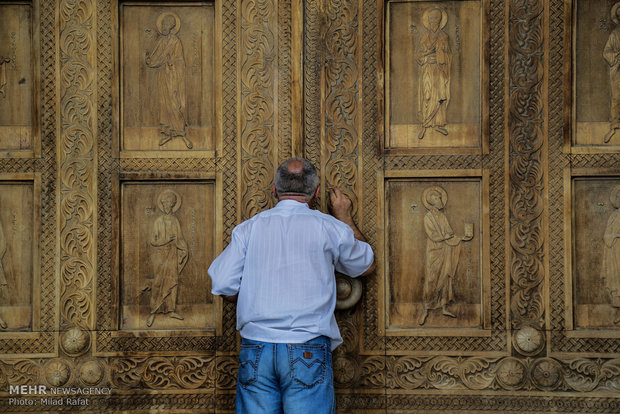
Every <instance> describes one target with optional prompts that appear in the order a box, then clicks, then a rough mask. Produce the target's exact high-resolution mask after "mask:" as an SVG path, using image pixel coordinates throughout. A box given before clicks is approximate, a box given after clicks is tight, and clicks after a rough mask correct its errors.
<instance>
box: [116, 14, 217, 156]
mask: <svg viewBox="0 0 620 414" xmlns="http://www.w3.org/2000/svg"><path fill="white" fill-rule="evenodd" d="M214 19H215V13H214V5H213V3H201V4H197V3H195V4H180V5H175V6H171V5H162V6H156V5H148V4H129V3H126V4H122V5H121V27H122V29H121V79H122V84H121V97H122V102H121V116H122V119H121V123H122V131H121V132H122V137H121V138H122V139H121V150H123V151H143V152H144V156H145V157H148V156H149V152H150V155H154V156H155V157H159V156H161V154H160V152H161V151H185V152H190V151H189V150H193V151H212V150H214V148H215V125H214V122H215V102H216V99H215V97H216V96H215V86H214V81H215V70H214V65H215V56H216V53H215V39H214V36H215V35H214V27H215V20H214ZM190 153H191V152H190ZM136 154H139V153H136Z"/></svg>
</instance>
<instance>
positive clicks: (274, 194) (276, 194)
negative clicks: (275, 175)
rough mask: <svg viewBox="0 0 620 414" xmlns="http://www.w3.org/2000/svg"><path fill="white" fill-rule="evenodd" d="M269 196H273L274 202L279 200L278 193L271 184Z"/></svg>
mask: <svg viewBox="0 0 620 414" xmlns="http://www.w3.org/2000/svg"><path fill="white" fill-rule="evenodd" d="M271 194H273V196H274V197H275V198H276V200H279V199H280V197H278V192H277V191H276V185H275V184H273V185H272V186H271Z"/></svg>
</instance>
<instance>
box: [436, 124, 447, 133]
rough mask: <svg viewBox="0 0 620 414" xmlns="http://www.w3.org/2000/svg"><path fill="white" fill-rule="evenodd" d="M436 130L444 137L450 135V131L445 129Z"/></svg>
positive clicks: (438, 128)
mask: <svg viewBox="0 0 620 414" xmlns="http://www.w3.org/2000/svg"><path fill="white" fill-rule="evenodd" d="M435 129H436V130H437V132H439V133H440V134H442V135H448V130H447V129H445V128H444V127H440V126H438V127H435Z"/></svg>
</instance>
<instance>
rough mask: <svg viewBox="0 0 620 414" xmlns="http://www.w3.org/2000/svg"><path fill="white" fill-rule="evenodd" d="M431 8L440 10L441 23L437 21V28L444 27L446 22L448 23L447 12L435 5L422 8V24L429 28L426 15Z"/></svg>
mask: <svg viewBox="0 0 620 414" xmlns="http://www.w3.org/2000/svg"><path fill="white" fill-rule="evenodd" d="M433 10H439V11H440V12H441V23H439V28H440V29H443V28H444V27H446V23H448V13H446V11H445V10H444V9H442V8H441V7H437V6H435V7H429V8H428V9H426V10H424V13H423V14H422V24H423V25H424V27H426V28H427V29H429V30H430V29H431V28H430V27H429V26H428V15H429V13H430V12H431V11H433Z"/></svg>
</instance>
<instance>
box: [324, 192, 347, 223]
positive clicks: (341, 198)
mask: <svg viewBox="0 0 620 414" xmlns="http://www.w3.org/2000/svg"><path fill="white" fill-rule="evenodd" d="M328 208H329V212H330V213H331V215H332V216H334V217H336V218H337V219H338V220H340V221H344V222H345V223H347V224H349V222H350V221H351V212H352V211H353V203H351V199H350V198H349V197H347V196H346V195H345V194H344V193H343V192H342V191H341V190H340V188H338V187H334V188H331V189H330V190H329V205H328Z"/></svg>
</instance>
